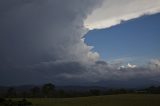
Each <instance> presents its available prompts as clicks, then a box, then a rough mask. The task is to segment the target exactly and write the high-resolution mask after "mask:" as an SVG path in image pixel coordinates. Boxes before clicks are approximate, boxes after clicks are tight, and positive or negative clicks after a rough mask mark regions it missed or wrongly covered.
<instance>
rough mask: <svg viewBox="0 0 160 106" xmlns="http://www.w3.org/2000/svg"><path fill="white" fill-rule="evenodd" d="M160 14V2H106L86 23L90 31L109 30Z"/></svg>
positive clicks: (153, 0)
mask: <svg viewBox="0 0 160 106" xmlns="http://www.w3.org/2000/svg"><path fill="white" fill-rule="evenodd" d="M159 12H160V1H159V0H119V1H117V0H104V2H103V5H102V6H101V7H100V8H98V9H96V10H95V11H94V12H93V13H92V14H91V15H89V16H88V18H87V19H86V21H85V27H87V28H88V29H90V30H92V29H102V28H109V27H112V26H114V25H117V24H120V23H121V22H122V21H127V20H130V19H134V18H138V17H141V16H143V15H151V14H155V13H159Z"/></svg>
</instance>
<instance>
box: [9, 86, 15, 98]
mask: <svg viewBox="0 0 160 106" xmlns="http://www.w3.org/2000/svg"><path fill="white" fill-rule="evenodd" d="M7 97H10V98H13V97H16V90H15V88H14V87H10V88H9V89H8V91H7Z"/></svg>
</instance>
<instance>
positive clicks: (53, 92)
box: [0, 83, 160, 98]
mask: <svg viewBox="0 0 160 106" xmlns="http://www.w3.org/2000/svg"><path fill="white" fill-rule="evenodd" d="M0 92H1V91H0ZM127 93H152V94H153V93H154V94H160V86H159V87H155V86H151V87H148V88H145V89H138V90H137V89H105V90H100V89H92V88H91V89H90V90H79V91H76V90H75V91H74V90H68V91H67V90H63V89H56V86H55V85H54V84H52V83H47V84H44V85H43V86H33V87H32V88H30V89H29V90H25V91H19V90H17V89H16V88H15V87H9V88H7V90H6V91H5V92H1V93H0V97H1V98H70V97H85V96H99V95H112V94H127Z"/></svg>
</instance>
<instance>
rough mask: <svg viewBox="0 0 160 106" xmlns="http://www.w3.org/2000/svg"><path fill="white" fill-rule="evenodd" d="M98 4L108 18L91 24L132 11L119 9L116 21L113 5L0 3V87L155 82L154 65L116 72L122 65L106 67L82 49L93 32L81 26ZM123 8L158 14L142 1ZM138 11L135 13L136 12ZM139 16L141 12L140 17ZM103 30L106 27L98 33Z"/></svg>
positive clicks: (44, 0)
mask: <svg viewBox="0 0 160 106" xmlns="http://www.w3.org/2000/svg"><path fill="white" fill-rule="evenodd" d="M122 1H123V2H120V4H119V3H118V5H119V6H121V7H123V6H124V4H123V3H125V0H122ZM155 1H156V0H155ZM146 2H147V0H146ZM102 3H104V4H105V5H106V3H107V5H106V8H108V9H107V11H108V12H107V11H106V10H105V12H106V14H108V15H106V16H108V18H107V17H106V16H105V17H103V16H102V17H101V15H102V14H103V13H102V14H101V15H97V16H100V18H97V17H94V18H93V19H95V20H96V19H97V22H98V23H99V21H100V20H99V19H101V18H103V19H104V18H105V19H109V20H110V19H111V18H113V17H119V16H120V17H121V15H123V14H125V15H124V16H126V15H127V14H128V13H132V11H135V10H132V11H130V10H128V11H124V9H123V8H122V11H123V12H124V13H121V12H118V14H119V15H117V12H113V10H115V11H116V10H119V9H116V8H117V6H116V4H117V3H116V2H115V1H110V0H105V1H104V0H1V1H0V13H1V16H0V23H1V24H0V51H1V52H0V84H1V85H11V84H31V83H35V84H37V83H38V84H39V83H46V82H53V83H56V84H85V83H90V84H93V83H99V84H100V82H103V81H104V82H105V81H107V80H119V81H123V80H128V79H135V81H136V79H137V78H142V79H153V78H154V80H156V81H158V80H159V79H158V76H159V74H160V71H159V70H160V65H159V63H160V62H159V60H158V59H154V60H152V61H151V62H150V63H149V64H147V66H145V67H133V66H134V65H131V64H129V66H130V67H126V68H120V66H122V64H118V65H117V64H109V63H107V62H106V61H102V60H100V58H99V57H100V56H99V54H98V53H97V52H93V51H92V48H93V47H92V46H88V45H87V44H85V43H84V39H83V37H84V36H85V34H86V33H87V32H88V29H87V28H89V29H92V28H91V27H87V28H86V26H84V24H85V23H84V21H85V20H86V19H87V20H88V19H89V20H90V18H87V17H88V16H89V17H90V16H91V17H92V14H91V13H92V12H93V14H94V13H95V12H94V11H96V9H97V8H99V9H101V6H102V8H103V5H102ZM126 3H129V4H130V5H134V6H135V5H136V4H138V3H139V4H141V6H143V5H147V6H146V7H145V8H143V9H142V10H146V8H149V7H153V8H158V7H157V5H158V3H159V2H158V1H157V5H156V4H155V3H153V4H150V2H147V3H144V1H143V2H141V1H135V2H131V1H130V2H129V1H127V2H126ZM143 3H144V4H143ZM112 4H114V5H112ZM129 4H125V5H129ZM111 7H115V9H114V8H111ZM139 7H140V6H138V7H137V10H141V8H139ZM118 8H120V7H118ZM125 8H127V7H125ZM99 9H98V10H99ZM150 9H151V8H150ZM98 10H97V11H98ZM148 12H149V11H148ZM145 13H146V12H145ZM155 13H156V12H155ZM90 14H91V15H90ZM133 14H134V12H133ZM143 14H144V12H142V14H141V15H143ZM129 15H130V14H129ZM132 18H134V17H132ZM128 19H131V18H128ZM87 20H86V21H85V22H87ZM120 20H124V18H123V19H120ZM88 22H95V21H94V20H93V21H88ZM97 22H96V23H97ZM89 24H90V23H89ZM116 24H117V23H116ZM110 25H111V26H112V25H113V23H112V24H110ZM106 26H108V24H107V23H106V25H105V26H103V27H106ZM94 28H102V27H99V26H98V27H97V26H94ZM94 28H93V29H94ZM156 78H157V79H156Z"/></svg>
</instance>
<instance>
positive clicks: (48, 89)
mask: <svg viewBox="0 0 160 106" xmlns="http://www.w3.org/2000/svg"><path fill="white" fill-rule="evenodd" d="M42 92H43V95H44V96H45V97H53V96H54V92H55V85H53V84H51V83H48V84H45V85H43V87H42Z"/></svg>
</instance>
